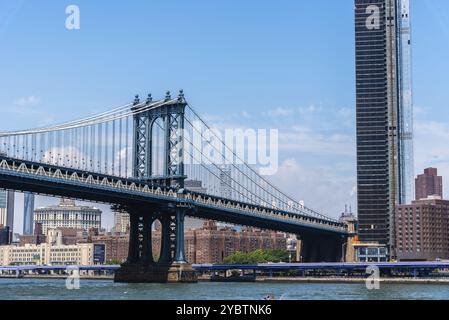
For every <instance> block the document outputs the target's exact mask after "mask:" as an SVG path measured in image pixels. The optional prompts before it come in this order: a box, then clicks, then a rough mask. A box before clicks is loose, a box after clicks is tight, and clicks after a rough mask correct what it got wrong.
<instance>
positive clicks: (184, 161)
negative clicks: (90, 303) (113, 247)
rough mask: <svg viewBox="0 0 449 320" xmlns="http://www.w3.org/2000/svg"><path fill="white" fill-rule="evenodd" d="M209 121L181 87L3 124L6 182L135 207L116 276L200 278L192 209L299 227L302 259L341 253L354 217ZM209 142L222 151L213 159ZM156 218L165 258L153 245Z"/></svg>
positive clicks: (261, 224)
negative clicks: (319, 201) (293, 183)
mask: <svg viewBox="0 0 449 320" xmlns="http://www.w3.org/2000/svg"><path fill="white" fill-rule="evenodd" d="M209 129H210V127H209V126H208V125H207V124H206V123H205V121H203V120H202V119H201V117H200V116H199V115H198V114H197V113H196V112H195V110H194V109H193V108H192V107H191V106H190V105H189V104H188V103H187V101H186V99H185V97H184V93H183V92H182V91H180V93H179V95H178V96H177V97H174V98H172V97H171V95H170V93H169V92H167V94H166V96H165V98H164V99H161V100H157V101H155V100H153V99H152V97H151V95H149V96H148V98H147V99H145V100H143V101H141V100H140V99H139V97H138V96H136V98H135V99H134V101H133V102H131V103H129V104H126V105H124V106H121V107H118V108H115V109H112V110H110V111H107V112H104V113H100V114H97V115H94V116H90V117H86V118H83V119H79V120H76V121H71V122H67V123H62V124H59V125H54V126H49V127H43V128H37V129H28V130H21V131H13V132H0V188H3V189H8V190H15V191H20V192H31V193H35V194H40V195H50V196H59V197H67V198H72V199H80V200H86V201H93V202H98V203H106V204H110V205H111V206H113V207H114V208H115V209H116V210H123V211H126V212H128V213H129V214H130V220H131V221H130V242H129V243H130V246H129V256H128V259H127V262H126V263H125V264H123V265H122V267H121V268H120V269H119V270H118V271H117V272H116V275H115V277H116V280H117V281H129V282H152V281H155V282H165V281H186V282H188V281H194V275H193V271H192V270H193V269H191V266H190V265H189V264H188V263H187V261H186V258H185V253H184V219H185V216H191V217H195V218H201V219H211V220H216V221H221V222H225V223H232V224H237V225H246V226H254V227H257V228H262V229H270V230H276V231H282V232H287V233H291V234H296V235H297V236H298V238H299V239H301V245H302V248H301V256H302V262H332V261H340V259H341V258H342V254H343V253H342V248H343V247H344V243H345V242H346V240H347V238H348V237H349V236H350V235H351V234H350V232H349V231H348V228H347V226H346V225H345V224H344V223H341V222H339V221H337V220H335V219H332V218H329V217H327V216H325V215H323V214H320V213H318V212H316V211H314V210H312V209H310V208H308V207H306V206H304V205H303V204H302V203H300V202H298V201H295V200H294V199H292V198H291V197H290V196H288V195H287V194H286V193H285V192H283V191H281V190H280V189H278V188H277V187H276V186H274V185H273V184H272V183H271V182H270V181H269V180H268V179H267V178H265V177H263V176H261V175H260V174H259V173H258V171H257V170H256V169H255V168H254V167H253V166H250V165H248V164H247V163H246V162H245V161H244V160H243V159H242V158H241V157H240V155H238V154H236V152H235V151H234V150H233V149H232V147H230V146H228V145H226V144H225V142H224V141H223V139H221V137H219V136H218V135H217V134H216V133H214V131H213V130H209ZM211 135H212V136H211ZM192 137H193V138H192ZM195 137H197V138H195ZM198 137H199V140H200V143H198V142H197V141H194V140H195V139H198ZM204 146H206V147H207V148H208V150H213V151H214V152H216V153H215V155H214V157H213V159H212V156H211V155H210V152H209V153H207V152H203V150H205V148H203V147H204ZM217 155H218V157H217ZM217 159H219V160H220V161H217ZM217 162H218V163H217ZM187 180H197V181H201V182H202V183H203V186H204V191H203V192H193V191H190V190H189V189H188V188H185V185H184V184H185V181H187ZM156 220H159V221H160V223H161V226H162V236H161V252H160V253H159V259H158V261H154V258H153V252H152V245H151V243H152V225H153V223H154V221H156Z"/></svg>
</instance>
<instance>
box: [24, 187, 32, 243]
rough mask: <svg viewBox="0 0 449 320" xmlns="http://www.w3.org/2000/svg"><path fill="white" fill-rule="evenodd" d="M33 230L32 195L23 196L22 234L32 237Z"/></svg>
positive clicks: (25, 194)
mask: <svg viewBox="0 0 449 320" xmlns="http://www.w3.org/2000/svg"><path fill="white" fill-rule="evenodd" d="M33 230H34V194H32V193H28V192H26V193H24V194H23V234H24V235H32V234H33Z"/></svg>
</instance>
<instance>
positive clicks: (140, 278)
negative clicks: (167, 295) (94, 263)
mask: <svg viewBox="0 0 449 320" xmlns="http://www.w3.org/2000/svg"><path fill="white" fill-rule="evenodd" d="M197 281H198V277H197V274H196V272H195V270H193V269H192V265H191V264H187V263H185V264H184V263H172V264H165V265H164V264H154V265H144V264H124V265H122V266H121V268H120V269H119V270H117V271H116V272H115V275H114V282H124V283H195V282H197Z"/></svg>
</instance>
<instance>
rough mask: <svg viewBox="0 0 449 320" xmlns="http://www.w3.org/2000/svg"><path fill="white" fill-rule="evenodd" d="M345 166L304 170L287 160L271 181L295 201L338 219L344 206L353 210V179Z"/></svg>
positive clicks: (290, 159)
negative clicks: (346, 205) (348, 206)
mask: <svg viewBox="0 0 449 320" xmlns="http://www.w3.org/2000/svg"><path fill="white" fill-rule="evenodd" d="M344 167H345V166H339V165H338V164H336V165H335V166H316V165H310V166H306V165H303V164H300V163H299V162H298V161H297V160H295V159H293V158H289V159H286V160H285V161H284V162H282V164H281V165H280V167H279V170H278V173H277V174H276V175H275V176H272V177H270V180H271V181H273V183H274V184H275V185H276V186H278V187H279V188H280V189H281V190H282V191H284V192H286V193H287V194H288V195H290V196H291V197H293V198H294V199H295V200H297V201H301V200H304V202H305V205H306V206H308V207H310V208H312V209H314V210H316V211H319V212H321V213H323V214H325V215H328V216H331V217H334V218H337V217H338V215H339V214H340V213H341V212H342V211H343V209H344V206H345V204H350V205H352V206H353V208H355V202H356V196H355V192H354V188H355V176H354V175H351V174H348V173H347V171H346V169H345V168H344Z"/></svg>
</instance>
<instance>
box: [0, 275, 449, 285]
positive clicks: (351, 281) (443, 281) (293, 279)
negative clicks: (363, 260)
mask: <svg viewBox="0 0 449 320" xmlns="http://www.w3.org/2000/svg"><path fill="white" fill-rule="evenodd" d="M0 279H36V280H52V279H54V280H57V279H67V275H24V276H22V277H19V278H18V277H15V276H5V275H3V276H0ZM80 280H103V281H113V280H114V276H113V275H109V276H80ZM223 280H224V279H223ZM366 280H367V278H344V277H341V278H337V277H329V278H317V277H307V278H302V277H276V278H272V277H257V278H256V279H255V280H252V281H233V280H229V281H226V280H224V281H220V282H227V283H233V282H247V283H251V282H252V283H267V284H270V283H273V284H275V283H329V284H364V283H365V282H366ZM379 281H380V283H383V284H435V285H437V284H438V285H449V278H381V279H380V280H379ZM198 282H215V281H211V279H210V278H208V277H200V278H198Z"/></svg>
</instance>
